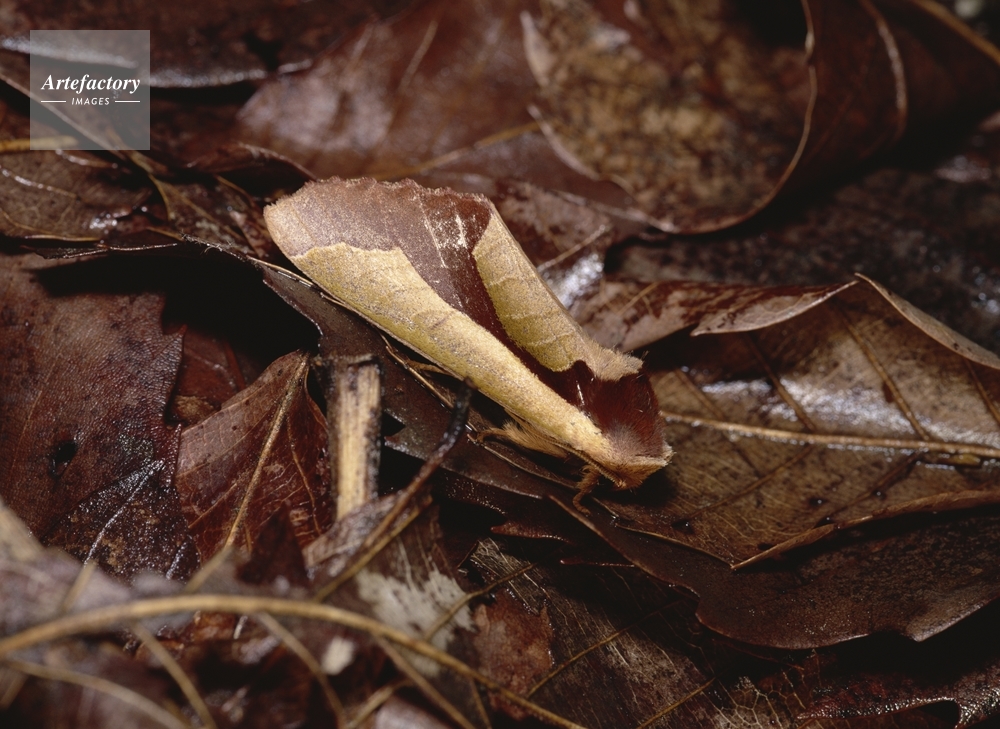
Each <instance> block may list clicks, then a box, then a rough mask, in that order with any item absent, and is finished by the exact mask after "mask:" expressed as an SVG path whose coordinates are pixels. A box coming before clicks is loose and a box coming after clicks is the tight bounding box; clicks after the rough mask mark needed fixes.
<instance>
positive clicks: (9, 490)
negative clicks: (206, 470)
mask: <svg viewBox="0 0 1000 729" xmlns="http://www.w3.org/2000/svg"><path fill="white" fill-rule="evenodd" d="M0 262H2V264H3V269H2V270H3V273H2V284H0V301H2V306H3V317H2V320H0V327H2V329H0V338H2V344H0V350H2V351H3V352H4V353H5V366H4V367H3V368H2V372H0V379H2V381H3V382H2V387H0V392H2V394H3V400H2V401H0V402H2V418H0V472H2V473H3V474H4V482H3V490H2V496H3V497H4V498H5V499H6V500H7V502H8V503H9V504H10V507H11V508H12V509H14V510H15V511H16V512H17V513H18V514H19V515H20V516H21V517H22V518H23V519H24V520H25V522H26V523H27V524H28V526H29V527H30V528H31V530H32V532H33V533H34V534H36V535H38V536H39V538H41V539H42V541H44V542H46V543H48V544H56V545H59V546H63V547H64V548H66V549H68V550H69V551H71V552H72V553H73V554H75V555H77V556H78V557H80V558H81V559H96V560H98V561H99V562H100V563H101V564H102V565H104V566H105V567H106V568H108V569H109V570H111V571H113V572H116V573H119V574H121V575H124V576H129V575H132V574H134V573H135V572H136V571H139V570H143V569H145V570H154V571H159V572H164V573H166V574H169V575H171V576H174V577H178V578H181V577H186V576H187V575H189V574H190V573H191V571H192V570H193V569H194V567H195V566H196V565H197V555H196V553H195V551H194V549H193V547H194V545H193V543H192V542H191V541H190V535H189V534H188V531H187V526H186V524H185V523H184V520H183V517H182V516H181V513H180V504H179V502H178V501H177V493H176V491H175V490H174V486H173V473H174V464H175V462H176V457H177V456H176V454H177V450H176V449H177V431H176V429H173V428H169V427H167V425H166V424H165V423H164V421H163V416H164V411H165V409H166V402H167V398H168V396H169V394H170V389H171V387H172V386H173V382H174V378H175V377H176V375H177V367H178V364H179V362H180V356H181V346H182V341H181V340H182V338H181V337H180V336H178V335H176V334H174V335H165V334H164V333H163V331H162V329H161V326H160V316H161V312H162V309H163V298H162V296H160V295H157V294H155V293H141V294H135V293H134V292H132V291H127V290H126V291H124V292H122V291H121V288H122V287H121V286H120V285H118V288H117V289H116V285H117V282H116V279H115V275H116V271H115V270H114V269H113V268H111V269H109V268H108V267H106V266H102V265H100V264H98V265H89V266H65V265H53V264H51V263H46V262H43V261H42V260H41V259H39V258H37V257H36V256H33V255H27V256H9V255H5V256H3V257H2V259H0Z"/></svg>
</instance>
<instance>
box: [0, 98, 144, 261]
mask: <svg viewBox="0 0 1000 729" xmlns="http://www.w3.org/2000/svg"><path fill="white" fill-rule="evenodd" d="M53 133H54V132H53ZM27 139H28V118H27V114H26V113H22V112H21V110H20V109H18V108H16V107H12V106H9V105H7V104H6V103H4V102H3V101H0V147H2V146H3V145H4V144H5V143H10V142H11V140H27ZM151 191H152V190H151V188H150V187H149V185H148V184H147V182H146V181H145V180H144V179H143V178H142V176H141V175H136V174H135V173H134V171H133V170H131V169H130V168H129V167H128V166H126V165H123V164H121V163H120V162H116V161H109V160H108V159H106V158H104V157H101V156H100V155H97V154H94V153H92V152H84V151H79V150H77V151H72V152H43V151H34V152H31V151H21V152H16V151H8V152H6V153H4V154H3V155H0V200H3V207H2V209H0V233H2V234H3V235H7V236H11V237H24V238H55V239H58V240H66V241H94V240H98V239H100V238H101V237H103V236H106V235H108V234H109V233H111V232H113V231H114V230H115V228H116V227H117V225H118V223H119V221H121V220H122V219H123V218H126V217H128V216H129V215H131V214H132V212H133V211H134V210H135V209H136V208H138V207H139V206H140V205H141V204H142V203H143V201H145V200H146V199H147V198H148V197H149V195H150V193H151Z"/></svg>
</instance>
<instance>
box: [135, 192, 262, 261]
mask: <svg viewBox="0 0 1000 729" xmlns="http://www.w3.org/2000/svg"><path fill="white" fill-rule="evenodd" d="M153 182H154V183H155V185H156V188H157V190H158V191H159V193H160V196H161V197H162V199H163V202H164V204H165V205H166V208H167V215H168V217H169V221H170V225H171V226H172V228H173V229H174V231H175V232H176V233H180V234H182V235H190V236H194V237H196V238H200V239H203V240H210V241H212V242H213V243H214V244H216V245H219V246H222V247H226V248H231V249H232V250H235V251H240V252H243V253H246V254H249V255H251V256H254V257H255V258H262V259H265V260H266V259H269V258H273V257H274V256H275V255H276V253H277V251H276V249H275V247H274V242H273V241H272V240H271V236H270V235H269V234H268V232H267V227H266V226H265V225H264V219H263V218H262V217H261V210H260V207H259V206H258V205H257V204H256V203H255V202H254V201H253V199H252V198H251V197H250V196H249V195H248V194H247V193H245V192H244V191H243V190H240V189H239V188H237V187H235V186H234V185H231V184H229V183H227V182H226V180H224V179H222V178H219V177H214V178H202V179H200V180H197V181H191V182H185V181H177V182H168V181H166V180H161V179H157V178H155V177H154V178H153Z"/></svg>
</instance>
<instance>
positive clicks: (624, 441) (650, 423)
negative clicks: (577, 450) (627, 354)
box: [583, 372, 674, 489]
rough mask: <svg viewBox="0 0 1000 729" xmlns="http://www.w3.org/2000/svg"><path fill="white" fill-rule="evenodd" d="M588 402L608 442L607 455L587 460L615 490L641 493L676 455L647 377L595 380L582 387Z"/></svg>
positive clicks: (589, 409)
mask: <svg viewBox="0 0 1000 729" xmlns="http://www.w3.org/2000/svg"><path fill="white" fill-rule="evenodd" d="M583 397H584V401H585V402H586V403H587V407H586V409H587V413H588V415H589V416H590V417H591V419H592V420H593V421H594V423H595V425H597V427H598V428H599V429H600V430H601V432H602V434H603V435H604V438H605V440H606V447H605V448H604V449H603V451H602V453H600V454H596V453H592V454H589V457H588V456H584V457H585V459H586V460H587V461H589V462H590V463H591V464H592V465H593V466H595V467H596V468H597V469H598V470H599V471H600V472H601V473H602V474H604V475H605V476H606V477H607V478H608V479H610V480H611V482H612V483H614V485H615V488H617V489H633V488H636V487H637V486H639V485H640V484H642V482H643V481H645V480H646V479H647V478H649V477H650V476H652V475H653V474H654V473H656V472H657V471H659V470H660V469H661V468H663V467H664V466H666V465H667V464H668V463H669V462H670V459H671V458H672V457H673V454H674V451H673V449H672V448H671V447H670V445H669V444H668V443H667V428H666V424H665V423H664V421H663V418H662V417H661V416H660V408H659V405H658V404H657V402H656V396H655V395H654V394H653V388H652V386H651V385H650V384H649V379H648V378H647V377H646V374H645V373H644V372H637V373H635V374H632V375H626V376H625V377H621V378H619V379H616V380H611V381H609V380H603V379H601V378H598V377H594V378H592V379H591V380H589V382H588V383H587V385H586V386H585V387H584V388H583Z"/></svg>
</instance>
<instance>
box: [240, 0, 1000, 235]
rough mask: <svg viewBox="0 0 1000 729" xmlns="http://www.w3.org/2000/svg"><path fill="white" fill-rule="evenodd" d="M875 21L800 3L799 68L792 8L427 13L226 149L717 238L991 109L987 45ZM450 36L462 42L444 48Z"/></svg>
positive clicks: (916, 8) (305, 84)
mask: <svg viewBox="0 0 1000 729" xmlns="http://www.w3.org/2000/svg"><path fill="white" fill-rule="evenodd" d="M885 5H886V6H887V7H886V12H887V13H888V15H887V16H883V15H882V13H881V12H880V11H879V9H877V8H876V7H875V6H873V5H871V4H870V3H867V2H865V3H861V2H857V1H856V0H829V1H828V2H823V3H820V2H813V3H809V4H808V10H809V12H808V13H807V14H806V22H807V23H808V24H809V27H810V31H811V39H812V40H811V43H812V45H811V46H810V47H811V49H812V51H811V56H810V57H809V59H808V61H809V64H810V66H808V67H807V63H806V61H807V59H806V53H805V52H804V51H803V50H802V49H801V46H800V45H799V44H800V43H801V40H800V39H801V36H798V37H796V31H795V29H794V28H795V25H796V23H795V22H793V21H792V20H790V18H793V17H795V16H796V14H797V13H798V12H799V11H798V9H797V8H795V7H790V6H787V7H786V6H783V9H782V10H780V11H778V10H774V11H770V12H764V11H761V10H759V9H755V10H754V11H747V10H741V9H739V8H737V7H736V6H735V4H734V3H729V2H723V1H721V0H720V2H717V3H711V4H705V3H680V4H676V5H667V4H665V3H648V4H645V5H642V4H640V3H629V4H626V5H625V6H624V8H625V9H624V10H622V8H621V7H620V6H619V5H617V4H613V3H597V4H594V5H591V4H587V3H585V2H583V1H582V0H573V1H572V2H560V3H556V2H544V3H542V4H541V8H540V9H539V8H538V7H534V6H533V5H532V4H531V3H529V2H524V3H515V2H513V0H512V2H511V3H509V4H507V5H504V6H491V7H490V8H489V9H488V10H487V9H486V8H480V7H478V6H475V5H469V4H466V5H463V6H461V8H459V7H458V6H454V7H452V6H447V7H441V6H440V5H439V4H437V3H428V4H425V5H424V6H422V7H421V8H420V9H419V10H416V11H414V12H412V13H409V14H407V15H404V16H402V17H400V18H396V19H393V20H392V21H390V22H381V23H372V24H370V25H368V26H366V27H364V28H362V29H359V30H358V31H357V32H356V33H355V35H354V36H353V37H352V38H351V39H350V40H349V41H347V42H346V43H345V44H344V46H343V47H341V48H338V49H337V50H336V51H334V52H332V53H331V54H329V55H328V56H326V57H325V58H323V59H322V60H321V61H320V62H318V63H317V65H316V66H315V67H314V68H313V69H310V70H309V71H308V72H305V73H303V74H300V75H297V76H295V75H293V76H288V77H282V78H279V79H276V80H274V81H272V82H270V83H269V84H266V85H265V86H264V87H263V88H262V89H261V91H260V92H258V94H257V95H256V96H255V97H254V98H253V99H251V100H250V101H249V102H248V103H247V105H246V106H245V107H244V109H243V110H242V111H241V114H240V130H239V132H238V134H239V135H240V137H241V138H242V139H245V140H246V141H248V142H250V143H252V144H258V145H262V146H269V147H274V148H275V149H277V150H278V151H279V152H281V153H283V154H287V155H288V156H289V157H291V158H292V159H295V160H296V161H298V162H300V163H301V164H304V165H305V166H306V167H308V168H310V169H311V170H312V171H313V172H315V173H316V174H317V175H319V176H320V177H325V176H328V175H331V174H336V175H341V176H356V175H362V174H368V175H374V176H376V177H379V178H397V177H403V176H412V177H415V178H416V179H418V180H420V181H421V182H422V183H423V184H427V185H430V186H445V185H447V186H451V187H454V188H456V189H463V190H468V191H479V192H484V193H487V194H494V193H495V187H494V181H495V180H498V179H502V178H507V177H511V178H517V179H520V180H528V181H531V182H532V183H534V184H536V185H539V186H541V187H544V188H547V189H552V190H559V191H562V192H564V193H571V194H573V195H576V196H579V197H582V198H585V199H588V200H591V201H593V203H596V205H597V207H599V208H600V209H602V210H604V211H605V212H609V213H611V214H612V215H614V217H615V219H616V222H617V223H618V225H620V226H623V227H625V228H629V227H631V228H633V229H635V226H636V224H637V223H638V224H640V225H641V224H653V225H656V226H658V227H660V228H662V229H664V230H669V231H705V230H715V229H718V228H722V227H726V226H728V225H732V224H733V223H735V222H738V221H740V220H743V219H745V218H747V217H749V216H751V215H753V214H754V213H756V212H757V211H759V210H760V209H761V208H762V207H764V206H765V205H767V204H768V203H769V202H770V201H771V200H772V199H773V198H774V196H775V195H776V194H778V192H779V191H781V190H787V191H791V190H794V189H799V188H801V187H802V186H804V185H807V184H812V183H814V182H816V181H817V180H822V179H828V178H829V177H830V176H832V175H836V174H838V173H839V172H841V171H843V170H844V169H846V168H848V167H850V166H852V165H855V164H857V163H858V162H859V161H861V160H864V159H866V158H868V157H870V156H871V155H873V154H875V153H876V152H878V151H880V150H882V149H885V148H887V147H889V146H891V145H892V144H894V143H895V142H896V141H897V140H899V138H900V137H901V136H902V135H903V133H904V132H906V131H910V132H911V133H921V132H923V131H926V130H927V129H928V128H929V127H930V126H932V125H933V124H936V123H938V122H940V121H941V120H942V119H943V118H944V117H945V116H948V115H949V114H951V115H954V114H957V115H959V116H961V115H963V114H964V115H967V114H973V113H983V112H984V111H988V110H989V109H990V108H992V106H995V105H996V104H997V103H998V102H1000V98H997V95H996V93H995V92H994V89H995V88H998V87H1000V86H998V84H997V83H994V82H993V81H992V80H991V79H995V78H996V77H997V76H998V75H1000V63H998V61H1000V54H998V53H997V51H996V49H995V48H993V47H992V46H991V45H989V44H988V43H987V42H985V41H983V40H981V39H979V38H977V37H975V36H974V34H971V33H970V32H969V31H968V29H967V28H965V27H964V26H963V25H962V24H961V23H960V22H958V21H957V20H955V19H954V18H950V17H949V16H947V15H946V14H942V13H940V12H937V11H934V10H933V9H928V7H929V5H930V4H925V3H922V2H894V3H885ZM755 13H757V14H759V16H758V15H755ZM517 17H520V18H521V22H522V23H523V26H524V45H523V48H516V47H515V45H514V44H513V43H512V40H511V35H512V34H513V33H516V32H517V30H518V29H517V28H516V27H514V25H515V24H516V20H517ZM452 28H454V30H452ZM446 31H450V32H446ZM456 34H461V35H462V36H463V38H465V39H467V40H466V41H465V42H463V43H462V44H453V43H447V44H446V43H444V41H443V39H444V38H452V37H456ZM525 54H526V55H525ZM708 59H710V60H708ZM529 66H530V69H529ZM810 69H811V70H810ZM532 74H533V76H532ZM623 77H627V78H628V79H629V83H628V84H626V85H622V78H623ZM532 79H534V80H535V81H537V82H538V85H539V91H538V93H537V94H535V92H534V88H533V84H532ZM484 88H485V89H487V92H486V93H485V95H484V92H483V91H482V90H481V89H484ZM331 89H332V91H331ZM473 96H474V98H475V101H474V102H473V103H467V104H464V105H461V106H460V105H459V101H460V100H462V99H465V98H467V97H473ZM317 99H323V102H322V103H319V102H318V101H317ZM278 110H280V111H278ZM529 110H530V111H531V113H532V114H533V115H534V119H535V120H536V121H537V123H532V122H531V121H530V118H529V117H528V116H527V112H528V111H529ZM945 110H948V111H947V113H946V112H945ZM543 132H544V134H543ZM545 140H547V141H545ZM613 183H614V184H613Z"/></svg>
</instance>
